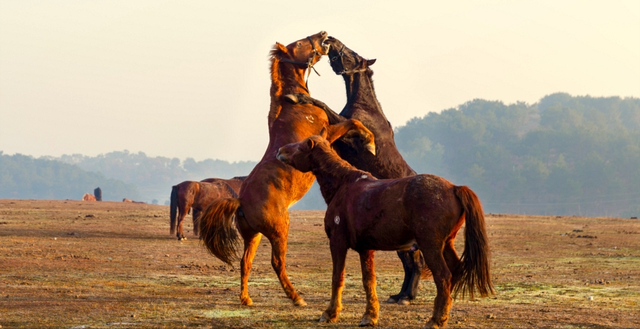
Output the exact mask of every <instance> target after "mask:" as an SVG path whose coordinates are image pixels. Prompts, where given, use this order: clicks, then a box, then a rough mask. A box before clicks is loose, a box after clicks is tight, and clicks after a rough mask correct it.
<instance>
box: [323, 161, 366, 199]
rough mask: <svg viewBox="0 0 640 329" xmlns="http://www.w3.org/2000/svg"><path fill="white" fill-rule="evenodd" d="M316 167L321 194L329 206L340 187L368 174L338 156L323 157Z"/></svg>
mask: <svg viewBox="0 0 640 329" xmlns="http://www.w3.org/2000/svg"><path fill="white" fill-rule="evenodd" d="M327 159H330V160H327ZM316 165H317V167H316V168H314V169H313V174H314V175H315V176H316V180H317V181H318V185H320V192H321V193H322V197H323V198H324V200H325V202H326V203H327V204H329V203H331V200H333V197H334V196H335V195H336V193H337V192H338V190H339V189H340V187H342V186H344V185H345V184H349V183H350V182H351V181H354V180H356V178H355V177H360V176H362V175H365V174H366V172H364V171H362V170H358V169H356V168H354V167H353V166H351V165H350V164H349V163H348V162H346V161H344V160H342V159H341V158H340V157H339V156H338V155H337V154H336V155H335V157H331V158H329V157H327V156H326V155H322V156H321V159H320V161H316Z"/></svg>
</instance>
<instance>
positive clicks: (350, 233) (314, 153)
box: [277, 136, 493, 328]
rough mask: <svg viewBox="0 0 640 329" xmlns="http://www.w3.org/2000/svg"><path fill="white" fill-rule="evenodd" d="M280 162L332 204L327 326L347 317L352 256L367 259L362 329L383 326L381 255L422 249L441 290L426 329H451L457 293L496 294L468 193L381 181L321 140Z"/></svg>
mask: <svg viewBox="0 0 640 329" xmlns="http://www.w3.org/2000/svg"><path fill="white" fill-rule="evenodd" d="M277 158H278V159H279V160H280V161H283V162H285V163H287V164H290V165H291V166H293V167H294V168H296V169H298V170H300V171H303V172H313V174H314V175H315V176H316V178H317V179H318V184H319V185H320V191H321V192H322V196H323V197H324V199H325V201H326V202H327V211H326V212H325V217H324V228H325V232H326V233H327V237H329V245H330V247H331V259H332V261H333V276H332V280H331V302H330V303H329V307H328V308H327V310H326V311H325V312H324V313H323V314H322V317H321V318H320V322H335V321H337V319H338V315H339V313H340V310H341V309H342V301H341V299H342V289H343V286H344V271H345V264H346V256H347V251H348V250H349V249H353V250H355V251H357V252H358V253H359V254H360V264H361V268H362V283H363V285H364V288H365V291H366V295H367V297H366V298H367V306H366V310H365V313H364V315H363V317H362V322H360V326H373V325H375V324H376V323H377V321H378V311H379V308H380V305H379V303H378V297H377V295H376V289H375V286H376V275H375V266H374V251H375V250H401V249H405V250H406V249H408V248H409V247H411V246H412V245H413V244H414V243H415V244H417V245H418V247H419V248H420V251H421V252H422V253H423V255H424V259H425V262H426V263H427V266H428V267H429V269H430V270H431V273H432V274H433V281H434V282H435V284H436V288H437V295H436V298H435V302H434V306H433V315H432V317H431V318H430V319H429V321H428V322H427V326H426V328H442V327H444V326H445V325H446V323H447V320H448V319H449V309H450V308H451V294H452V292H453V293H454V294H455V292H457V291H460V290H461V291H462V294H463V295H464V294H465V293H469V294H470V296H471V298H473V295H474V290H476V289H477V290H478V292H480V295H481V296H487V295H488V294H490V293H493V285H492V283H491V275H490V261H489V246H488V240H487V234H486V230H485V221H484V214H483V212H482V205H481V204H480V200H479V199H478V197H477V195H476V194H475V193H474V192H473V191H472V190H471V189H469V188H468V187H466V186H455V185H453V184H452V183H451V182H449V181H447V180H446V179H444V178H442V177H438V176H434V175H428V174H422V175H415V176H409V177H404V178H398V179H380V180H378V179H376V178H375V177H373V176H372V175H371V174H370V173H368V172H366V171H362V170H358V169H356V168H355V167H353V166H351V165H350V164H349V163H348V162H346V161H345V160H343V159H341V158H340V157H339V156H338V155H337V154H336V152H335V151H334V150H333V149H331V145H330V143H329V141H327V140H326V139H324V138H322V137H321V136H311V137H309V138H307V139H305V140H304V141H301V142H297V143H291V144H288V145H285V146H283V147H281V148H280V150H279V151H278V155H277ZM465 221H466V228H465V234H464V236H465V247H464V252H463V253H462V257H461V258H459V257H458V255H457V253H456V250H455V248H454V240H455V238H456V235H457V233H458V230H459V229H460V228H461V227H462V224H463V223H465Z"/></svg>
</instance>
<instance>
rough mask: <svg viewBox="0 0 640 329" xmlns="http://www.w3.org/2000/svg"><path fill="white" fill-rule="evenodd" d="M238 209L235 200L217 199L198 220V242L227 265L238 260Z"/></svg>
mask: <svg viewBox="0 0 640 329" xmlns="http://www.w3.org/2000/svg"><path fill="white" fill-rule="evenodd" d="M239 207H240V200H239V199H237V198H223V199H217V200H215V201H213V202H212V203H211V204H209V206H207V208H205V209H204V210H203V211H202V212H201V213H200V216H199V218H198V220H199V226H200V240H202V242H203V243H204V245H205V247H207V249H208V250H209V252H211V254H213V255H214V256H216V257H218V258H219V259H220V260H221V261H223V262H225V263H227V264H229V265H232V264H231V262H232V261H234V260H237V259H238V252H237V250H238V242H239V241H238V240H239V239H238V232H237V230H236V223H235V221H236V216H235V214H236V211H237V210H238V208H239Z"/></svg>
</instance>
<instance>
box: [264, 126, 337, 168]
mask: <svg viewBox="0 0 640 329" xmlns="http://www.w3.org/2000/svg"><path fill="white" fill-rule="evenodd" d="M316 147H320V148H323V149H328V150H331V144H329V141H328V140H326V139H325V137H324V136H319V135H314V136H310V137H307V138H305V139H304V140H302V141H300V142H297V143H291V144H287V145H285V146H283V147H281V148H280V149H279V150H278V154H277V155H276V158H278V160H280V161H282V162H284V163H286V164H288V165H290V166H292V167H293V168H296V169H297V170H300V171H302V172H309V171H311V170H313V168H315V167H316V164H315V163H314V161H313V157H312V155H311V153H312V151H313V150H314V148H316ZM336 156H337V155H336Z"/></svg>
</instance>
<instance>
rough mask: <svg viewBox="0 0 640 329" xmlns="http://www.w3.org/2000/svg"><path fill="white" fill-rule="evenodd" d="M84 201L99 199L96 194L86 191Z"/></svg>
mask: <svg viewBox="0 0 640 329" xmlns="http://www.w3.org/2000/svg"><path fill="white" fill-rule="evenodd" d="M82 201H97V200H96V197H95V196H93V195H92V194H89V193H85V194H84V195H83V196H82Z"/></svg>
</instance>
